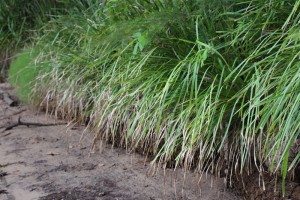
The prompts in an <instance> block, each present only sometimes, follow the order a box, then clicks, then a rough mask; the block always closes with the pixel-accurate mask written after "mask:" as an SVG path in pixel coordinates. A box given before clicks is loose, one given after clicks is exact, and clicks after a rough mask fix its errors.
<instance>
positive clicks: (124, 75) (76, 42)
mask: <svg viewBox="0 0 300 200" xmlns="http://www.w3.org/2000/svg"><path fill="white" fill-rule="evenodd" d="M89 3H90V4H89V5H88V6H87V9H75V10H72V11H70V12H69V14H68V15H67V16H63V15H62V16H59V17H57V18H55V19H53V20H51V21H50V22H49V23H47V24H46V25H45V26H44V28H43V29H42V30H41V32H40V34H39V37H37V38H36V39H37V43H38V45H39V46H40V47H42V51H41V53H40V55H39V58H40V59H39V60H40V61H42V62H43V63H44V64H45V63H46V65H47V66H50V67H51V72H49V73H44V74H43V75H41V76H39V79H38V80H37V81H38V86H39V87H38V88H37V91H39V92H38V93H37V95H38V94H41V92H40V91H43V93H42V94H43V96H45V98H42V99H43V102H44V103H45V104H46V105H48V108H49V106H50V107H52V111H53V112H55V113H56V114H57V115H58V114H59V115H61V117H63V118H67V119H70V120H79V121H87V120H89V126H90V127H91V128H92V129H93V130H94V131H95V133H96V134H95V139H101V140H105V141H111V142H112V143H113V144H114V145H119V146H123V147H126V148H127V149H128V150H129V151H134V150H136V149H139V150H142V151H143V152H144V153H145V154H148V155H152V156H154V161H156V162H158V163H160V164H162V165H166V164H167V163H168V162H169V161H174V163H175V166H183V167H185V168H186V169H191V168H193V169H196V170H197V171H209V172H218V171H219V170H220V169H221V168H222V167H223V166H226V167H228V169H229V173H228V176H232V175H233V174H235V173H237V174H240V173H243V172H245V171H248V172H249V171H250V170H251V168H252V167H253V166H255V167H256V168H257V169H259V170H260V171H263V170H268V171H269V172H270V173H271V174H273V173H274V174H281V176H282V178H283V183H284V181H285V178H286V177H287V173H288V172H289V171H292V170H293V169H294V168H295V166H296V165H297V164H298V163H299V158H300V153H299V152H296V153H294V154H293V155H291V154H292V153H291V152H292V147H293V145H294V143H295V141H296V140H297V139H299V133H300V129H299V121H300V115H299V110H300V93H299V90H300V81H299V77H300V59H299V57H300V53H299V52H300V46H299V38H300V37H299V36H300V35H299V34H300V32H299V30H300V28H299V26H300V24H299V23H300V22H299V19H300V14H299V13H300V1H297V0H291V1H279V0H274V1H261V0H252V1H244V2H243V1H234V0H222V1H221V2H220V1H211V0H210V1H208V0H196V1H180V0H178V1H160V0H153V1H147V0H146V1H145V0H137V1H136V0H135V1H134V0H126V1H106V3H104V2H102V1H94V2H89ZM37 65H39V63H37ZM283 190H284V184H283Z"/></svg>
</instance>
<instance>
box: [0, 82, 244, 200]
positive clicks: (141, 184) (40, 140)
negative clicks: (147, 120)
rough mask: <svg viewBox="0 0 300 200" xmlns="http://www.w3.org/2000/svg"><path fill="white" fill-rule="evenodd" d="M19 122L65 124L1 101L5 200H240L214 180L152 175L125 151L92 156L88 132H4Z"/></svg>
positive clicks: (0, 174)
mask: <svg viewBox="0 0 300 200" xmlns="http://www.w3.org/2000/svg"><path fill="white" fill-rule="evenodd" d="M0 90H2V91H6V92H8V93H12V92H13V89H12V88H11V87H10V86H9V85H8V84H0ZM19 117H21V120H22V122H32V123H40V124H53V123H61V122H58V121H56V120H54V119H53V118H51V117H49V116H48V117H47V116H46V115H45V114H44V113H38V112H34V111H32V110H30V109H29V108H28V107H26V106H9V105H8V104H7V103H6V102H5V101H4V100H3V99H2V100H1V99H0V127H2V128H1V129H0V199H1V200H34V199H38V200H48V199H49V200H52V199H64V200H75V199H82V200H94V199H103V200H104V199H105V200H117V199H119V200H122V199H124V200H125V199H127V200H129V199H137V200H138V199H141V200H142V199H143V200H144V199H149V200H154V199H204V200H205V199H207V200H212V199H225V200H227V199H228V200H229V199H230V200H232V199H239V198H238V197H236V196H235V195H234V194H232V193H230V192H228V191H226V190H225V186H224V184H223V181H222V180H220V179H216V178H214V177H212V176H207V177H204V178H202V180H201V182H200V184H198V185H197V178H195V175H194V174H191V173H187V174H186V180H185V181H184V180H183V173H182V171H181V170H177V171H176V172H175V173H174V170H171V169H167V170H166V171H165V172H164V171H163V170H159V171H158V173H156V175H152V173H150V170H151V168H150V163H149V162H148V161H145V158H144V157H143V156H141V155H138V154H128V153H126V151H125V150H123V149H112V148H111V147H110V146H109V145H108V146H106V147H103V151H102V153H100V152H98V151H97V152H95V153H91V151H90V145H91V137H90V136H89V134H84V135H83V136H84V137H83V139H82V140H80V138H81V136H82V133H83V132H84V127H73V128H67V127H66V125H55V126H29V127H27V126H16V127H13V129H11V130H7V131H3V130H4V128H5V127H7V126H9V125H11V124H13V123H17V121H18V118H19ZM164 174H166V176H164ZM183 183H184V185H183ZM175 185H176V187H174V186H175Z"/></svg>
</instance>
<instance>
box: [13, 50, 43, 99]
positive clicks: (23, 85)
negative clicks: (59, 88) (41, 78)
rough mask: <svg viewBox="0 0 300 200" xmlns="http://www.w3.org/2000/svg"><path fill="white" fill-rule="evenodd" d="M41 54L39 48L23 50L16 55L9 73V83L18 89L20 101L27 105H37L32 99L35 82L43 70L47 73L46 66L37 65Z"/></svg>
mask: <svg viewBox="0 0 300 200" xmlns="http://www.w3.org/2000/svg"><path fill="white" fill-rule="evenodd" d="M39 53H40V50H39V49H38V48H37V47H36V48H25V49H23V50H22V51H21V52H20V53H19V54H17V55H16V59H14V60H13V61H12V63H11V66H10V68H9V71H8V76H9V82H10V83H11V84H12V85H13V86H14V87H15V88H16V92H17V95H18V97H19V98H20V100H22V101H23V102H26V103H35V102H34V100H33V99H32V90H33V89H34V86H35V80H36V78H37V76H38V74H39V73H40V71H41V70H42V71H43V73H45V71H47V67H46V66H44V65H41V64H40V65H39V66H36V65H35V62H36V61H37V59H38V57H37V56H38V55H39ZM41 66H42V68H41ZM48 71H49V69H48Z"/></svg>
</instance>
